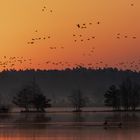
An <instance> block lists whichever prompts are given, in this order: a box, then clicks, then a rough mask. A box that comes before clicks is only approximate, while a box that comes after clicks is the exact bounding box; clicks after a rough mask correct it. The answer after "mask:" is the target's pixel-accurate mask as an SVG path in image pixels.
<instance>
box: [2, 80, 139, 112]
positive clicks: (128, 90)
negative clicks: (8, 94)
mask: <svg viewBox="0 0 140 140" xmlns="http://www.w3.org/2000/svg"><path fill="white" fill-rule="evenodd" d="M68 100H69V102H70V103H71V105H72V106H73V107H74V111H75V112H81V111H82V108H83V107H86V106H87V105H88V103H89V98H88V97H87V96H85V95H84V94H83V92H82V91H81V90H80V89H78V90H74V91H73V92H72V93H71V94H70V96H68ZM92 100H94V99H92ZM12 102H13V103H14V104H15V105H16V106H17V107H19V108H22V109H23V110H22V111H23V112H31V111H36V112H45V109H46V108H48V107H51V99H49V98H47V97H46V96H45V95H44V94H43V92H42V90H41V88H40V87H39V85H38V84H37V83H36V81H35V80H33V81H32V82H31V83H30V84H28V85H25V86H23V87H22V88H21V89H20V90H19V91H18V92H17V93H16V94H15V96H14V97H13V100H12ZM104 103H105V106H107V107H112V108H113V110H114V111H120V110H125V111H128V110H133V111H135V110H136V109H137V107H139V106H140V85H139V84H137V83H136V82H133V81H132V80H131V79H129V78H127V79H125V80H124V81H123V82H122V83H121V84H120V85H111V86H110V87H109V88H108V89H107V91H106V92H105V94H104ZM2 110H6V108H4V106H3V107H1V108H0V112H1V111H2Z"/></svg>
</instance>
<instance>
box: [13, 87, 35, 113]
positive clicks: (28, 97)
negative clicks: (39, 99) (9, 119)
mask: <svg viewBox="0 0 140 140" xmlns="http://www.w3.org/2000/svg"><path fill="white" fill-rule="evenodd" d="M32 102H33V93H32V91H31V87H30V86H25V87H24V88H23V89H21V90H20V91H19V92H18V93H17V94H16V96H14V98H13V103H14V104H15V105H17V106H18V107H21V108H24V109H25V111H29V109H30V108H31V106H32Z"/></svg>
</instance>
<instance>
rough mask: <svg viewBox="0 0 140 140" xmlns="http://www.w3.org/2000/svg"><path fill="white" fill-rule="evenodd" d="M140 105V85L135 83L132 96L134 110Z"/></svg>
mask: <svg viewBox="0 0 140 140" xmlns="http://www.w3.org/2000/svg"><path fill="white" fill-rule="evenodd" d="M139 105H140V86H139V85H138V84H136V83H134V85H133V92H132V97H131V108H132V110H133V111H135V110H136V108H137V107H138V106H139Z"/></svg>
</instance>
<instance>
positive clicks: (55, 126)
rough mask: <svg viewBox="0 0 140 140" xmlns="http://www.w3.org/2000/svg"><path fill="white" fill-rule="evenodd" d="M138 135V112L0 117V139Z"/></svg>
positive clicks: (125, 138) (133, 138)
mask: <svg viewBox="0 0 140 140" xmlns="http://www.w3.org/2000/svg"><path fill="white" fill-rule="evenodd" d="M105 121H108V122H109V123H110V125H109V126H107V127H105V125H104V122H105ZM119 122H121V123H122V127H121V128H120V127H119V126H118V123H119ZM139 132H140V113H139V112H136V113H134V112H129V113H128V112H122V113H117V112H116V113H113V112H93V113H88V112H86V113H85V112H84V113H70V112H68V113H48V114H47V113H46V114H42V113H11V114H0V140H139V137H140V133H139Z"/></svg>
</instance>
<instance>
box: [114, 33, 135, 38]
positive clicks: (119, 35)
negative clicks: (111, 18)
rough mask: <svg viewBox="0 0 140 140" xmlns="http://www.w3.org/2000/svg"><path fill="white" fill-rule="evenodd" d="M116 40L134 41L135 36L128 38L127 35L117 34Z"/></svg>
mask: <svg viewBox="0 0 140 140" xmlns="http://www.w3.org/2000/svg"><path fill="white" fill-rule="evenodd" d="M116 38H117V39H121V38H125V39H136V38H137V37H136V36H129V35H121V34H120V33H118V34H117V37H116Z"/></svg>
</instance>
